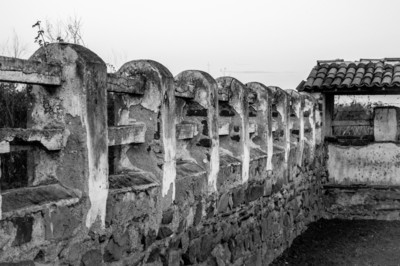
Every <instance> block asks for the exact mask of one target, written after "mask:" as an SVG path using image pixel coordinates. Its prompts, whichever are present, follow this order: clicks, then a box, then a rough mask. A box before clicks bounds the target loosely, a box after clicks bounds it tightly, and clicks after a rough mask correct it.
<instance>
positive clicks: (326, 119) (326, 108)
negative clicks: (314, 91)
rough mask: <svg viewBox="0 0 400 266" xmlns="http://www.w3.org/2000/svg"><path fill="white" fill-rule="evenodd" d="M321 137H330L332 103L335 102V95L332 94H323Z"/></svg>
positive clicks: (331, 133)
mask: <svg viewBox="0 0 400 266" xmlns="http://www.w3.org/2000/svg"><path fill="white" fill-rule="evenodd" d="M323 99H324V100H323V118H322V119H323V121H322V123H323V125H322V126H323V138H322V139H325V137H332V136H333V132H332V121H333V112H334V104H335V96H334V95H332V94H324V95H323Z"/></svg>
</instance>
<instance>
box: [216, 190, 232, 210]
mask: <svg viewBox="0 0 400 266" xmlns="http://www.w3.org/2000/svg"><path fill="white" fill-rule="evenodd" d="M229 199H230V193H224V194H222V195H221V197H220V198H219V201H218V207H217V209H218V212H225V211H227V210H228V206H229Z"/></svg>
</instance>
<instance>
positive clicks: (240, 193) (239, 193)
mask: <svg viewBox="0 0 400 266" xmlns="http://www.w3.org/2000/svg"><path fill="white" fill-rule="evenodd" d="M232 201H233V208H236V207H238V206H240V205H241V204H242V203H243V202H244V201H245V192H244V189H243V187H239V188H236V189H234V191H233V193H232Z"/></svg>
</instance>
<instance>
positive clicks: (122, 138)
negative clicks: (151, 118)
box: [108, 123, 146, 146]
mask: <svg viewBox="0 0 400 266" xmlns="http://www.w3.org/2000/svg"><path fill="white" fill-rule="evenodd" d="M145 134H146V125H145V124H144V123H135V124H132V125H126V126H117V127H108V146H116V145H125V144H131V143H144V142H145Z"/></svg>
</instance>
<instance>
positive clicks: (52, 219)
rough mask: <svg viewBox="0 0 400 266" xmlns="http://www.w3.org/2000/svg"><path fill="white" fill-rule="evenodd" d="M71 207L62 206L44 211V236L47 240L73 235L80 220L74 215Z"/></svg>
mask: <svg viewBox="0 0 400 266" xmlns="http://www.w3.org/2000/svg"><path fill="white" fill-rule="evenodd" d="M71 208H72V207H71ZM71 208H68V207H66V206H62V207H58V208H56V209H55V210H53V211H52V210H47V211H46V213H45V236H46V239H47V240H51V239H66V238H68V237H70V236H72V235H73V232H74V230H75V229H76V228H77V227H78V226H79V224H80V222H79V220H78V219H77V218H76V217H75V216H74V214H73V212H72V209H71Z"/></svg>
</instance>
